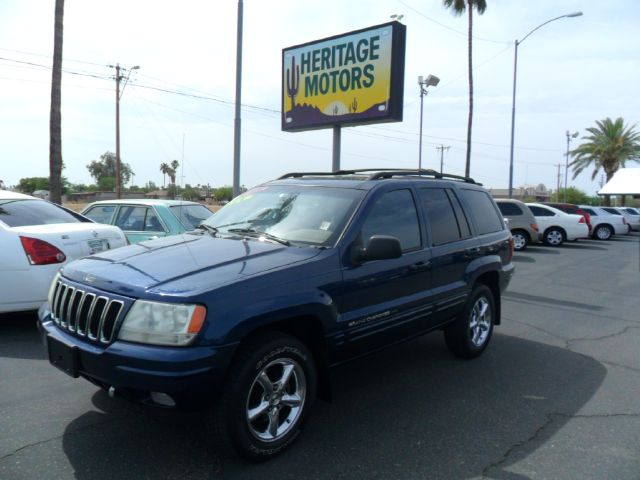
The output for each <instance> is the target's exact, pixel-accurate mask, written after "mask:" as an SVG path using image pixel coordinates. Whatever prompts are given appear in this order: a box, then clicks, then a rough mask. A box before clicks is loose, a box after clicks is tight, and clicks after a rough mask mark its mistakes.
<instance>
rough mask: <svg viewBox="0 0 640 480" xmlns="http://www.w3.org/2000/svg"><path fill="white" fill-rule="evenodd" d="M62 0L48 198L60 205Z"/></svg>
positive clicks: (54, 75) (56, 17)
mask: <svg viewBox="0 0 640 480" xmlns="http://www.w3.org/2000/svg"><path fill="white" fill-rule="evenodd" d="M63 18H64V0H56V5H55V13H54V27H53V67H52V73H51V108H50V112H49V178H50V179H51V182H50V186H51V188H50V189H49V198H50V199H51V201H52V202H54V203H57V204H61V203H62V189H63V186H62V168H63V167H62V116H61V112H60V110H61V109H60V104H61V97H62V39H63V34H62V33H63V28H62V27H63Z"/></svg>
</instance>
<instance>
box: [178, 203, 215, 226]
mask: <svg viewBox="0 0 640 480" xmlns="http://www.w3.org/2000/svg"><path fill="white" fill-rule="evenodd" d="M171 211H172V212H173V214H174V215H175V216H176V217H178V220H180V223H181V224H182V226H183V227H184V228H186V229H187V230H193V229H194V228H196V227H197V226H198V225H200V224H201V223H202V221H203V220H206V219H207V218H209V217H210V216H211V215H213V214H212V213H211V210H209V209H208V208H207V207H205V206H204V205H174V206H172V207H171Z"/></svg>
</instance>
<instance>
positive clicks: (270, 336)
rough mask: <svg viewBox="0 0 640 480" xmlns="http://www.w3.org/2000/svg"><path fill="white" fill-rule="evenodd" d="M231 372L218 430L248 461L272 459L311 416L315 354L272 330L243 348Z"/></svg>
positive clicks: (293, 339)
mask: <svg viewBox="0 0 640 480" xmlns="http://www.w3.org/2000/svg"><path fill="white" fill-rule="evenodd" d="M229 373H230V375H229V381H228V383H227V385H226V388H225V392H224V394H223V398H222V401H221V402H220V405H218V407H217V411H216V412H215V418H216V422H215V423H216V424H217V429H216V435H222V436H226V437H227V438H228V439H229V440H230V442H231V444H232V445H233V447H234V448H235V449H236V451H237V452H238V453H239V454H240V455H242V456H243V457H245V458H247V459H248V460H251V461H265V460H269V459H271V458H273V457H274V456H276V455H278V454H279V453H281V452H282V451H283V450H285V449H286V448H287V447H288V446H289V445H291V443H293V441H294V440H295V439H296V437H297V436H298V435H299V434H300V432H301V431H302V427H303V426H304V423H305V421H306V419H307V418H308V416H309V413H310V411H311V406H312V404H313V401H314V398H315V393H316V368H315V364H314V361H313V357H312V354H311V352H309V350H308V349H307V347H306V346H305V345H304V344H303V343H301V342H300V341H298V340H297V339H296V338H294V337H291V336H289V335H286V334H283V333H276V332H273V333H267V334H264V335H262V336H260V337H259V338H256V339H255V340H254V341H252V342H250V343H248V344H245V345H244V346H242V347H241V351H240V352H239V353H238V356H237V358H236V360H235V361H234V364H233V366H232V368H231V371H230V372H229ZM221 427H222V428H221Z"/></svg>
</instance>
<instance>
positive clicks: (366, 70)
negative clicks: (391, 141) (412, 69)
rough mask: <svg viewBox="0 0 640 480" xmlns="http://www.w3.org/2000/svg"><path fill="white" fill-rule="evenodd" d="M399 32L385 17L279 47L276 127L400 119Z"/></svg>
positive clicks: (401, 63)
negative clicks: (361, 27) (278, 122)
mask: <svg viewBox="0 0 640 480" xmlns="http://www.w3.org/2000/svg"><path fill="white" fill-rule="evenodd" d="M405 37H406V28H405V26H404V25H402V24H401V23H398V22H390V23H386V24H383V25H377V26H375V27H370V28H366V29H364V30H358V31H355V32H350V33H347V34H344V35H338V36H335V37H330V38H325V39H322V40H316V41H314V42H310V43H306V44H304V45H297V46H294V47H289V48H285V49H284V50H282V129H283V130H288V131H300V130H311V129H317V128H328V127H333V126H337V125H360V124H366V123H380V122H395V121H401V120H402V102H403V93H404V84H403V79H404V78H403V77H404V50H405Z"/></svg>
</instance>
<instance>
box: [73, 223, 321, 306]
mask: <svg viewBox="0 0 640 480" xmlns="http://www.w3.org/2000/svg"><path fill="white" fill-rule="evenodd" d="M319 252H320V250H318V249H315V248H297V247H286V246H284V245H278V244H273V243H269V242H266V241H259V240H240V239H225V238H213V237H211V236H209V235H202V236H200V235H193V234H184V235H175V236H172V237H166V238H161V239H157V240H151V241H147V242H141V243H138V244H136V245H131V246H129V247H124V248H119V249H117V250H113V251H109V252H104V253H101V254H98V255H93V256H90V257H86V258H84V259H82V260H77V261H75V262H71V263H69V264H68V265H66V266H65V267H64V269H63V270H64V272H63V274H64V276H65V277H67V278H69V279H71V280H73V281H76V282H79V283H83V284H86V285H90V286H93V287H95V288H98V289H101V290H106V291H111V292H114V293H119V294H122V295H127V296H132V297H137V296H139V295H140V294H142V293H144V292H145V291H148V290H150V289H153V290H154V293H158V294H177V293H179V294H181V295H189V294H190V293H191V294H195V293H196V292H202V291H206V290H210V289H211V288H215V287H219V286H222V285H226V284H230V283H234V282H236V281H238V280H241V279H244V278H247V277H249V276H252V275H256V274H259V273H262V272H265V271H268V270H274V269H278V268H281V267H284V266H286V265H290V264H292V263H297V262H302V261H305V260H308V259H310V258H313V257H315V256H316V255H318V253H319ZM203 274H204V275H203ZM194 275H198V281H197V282H193V281H188V280H187V281H181V280H183V279H188V278H189V277H191V276H194ZM203 279H205V282H206V283H203V281H202V280H203Z"/></svg>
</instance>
